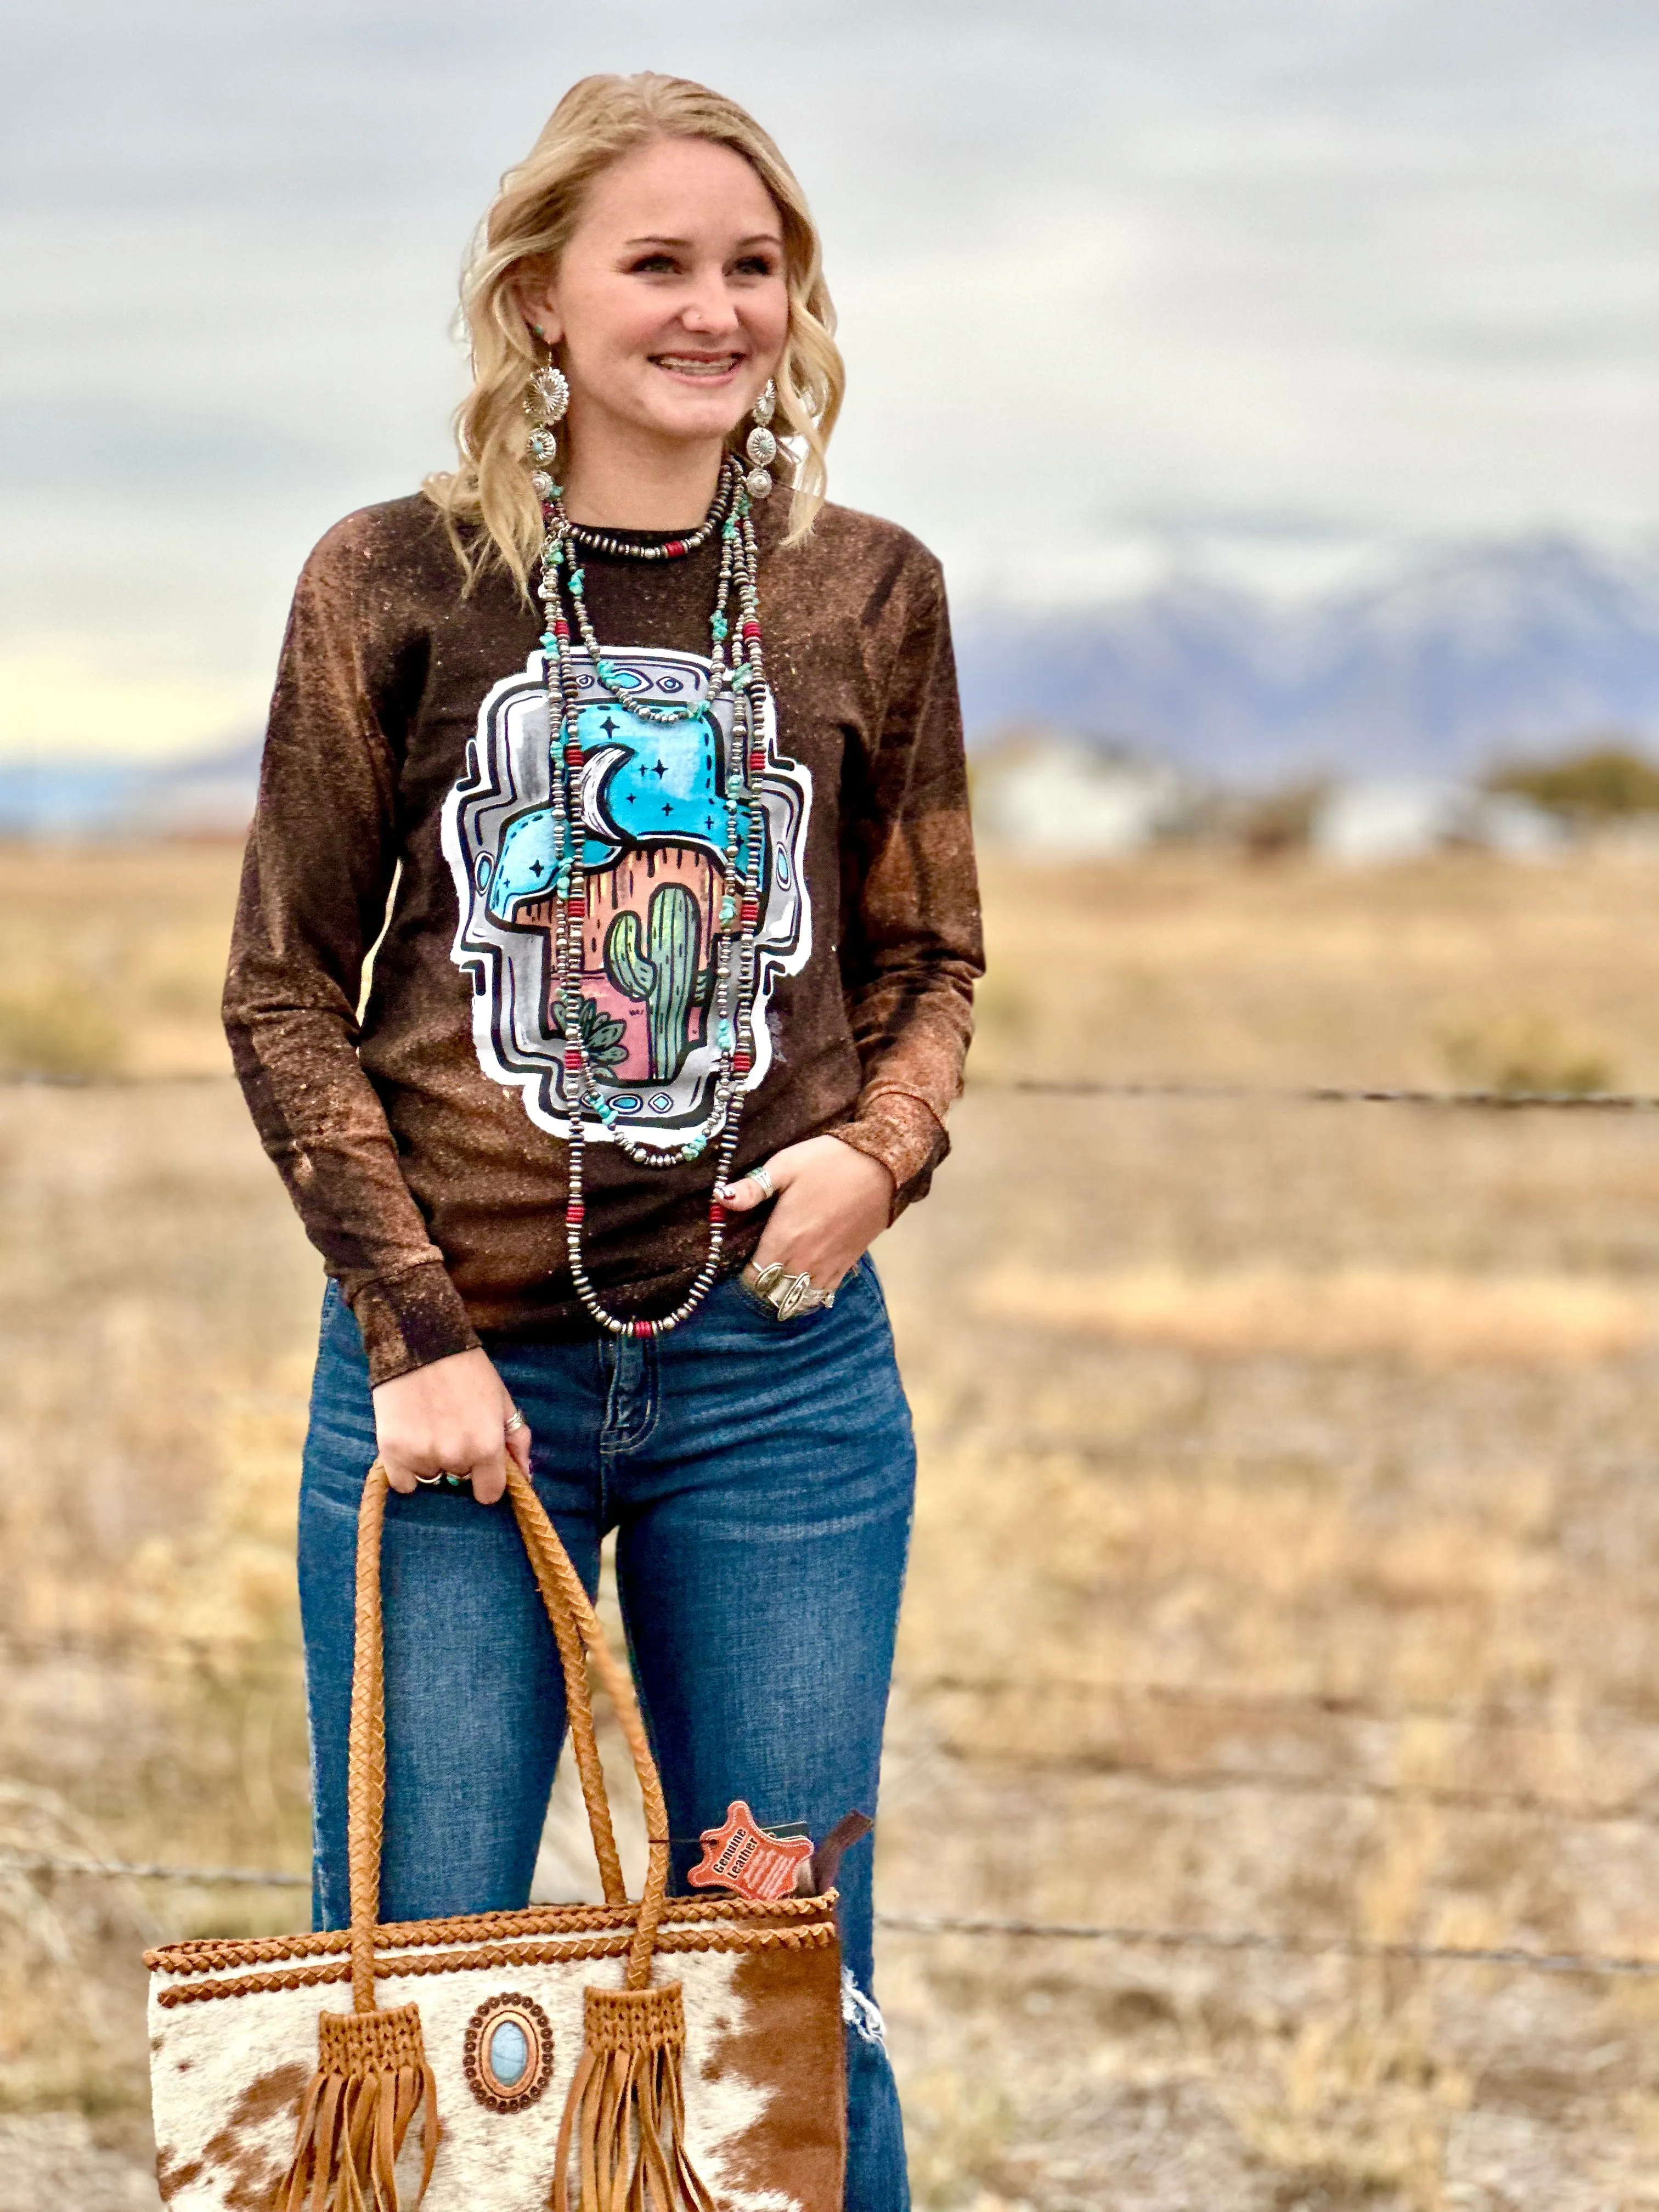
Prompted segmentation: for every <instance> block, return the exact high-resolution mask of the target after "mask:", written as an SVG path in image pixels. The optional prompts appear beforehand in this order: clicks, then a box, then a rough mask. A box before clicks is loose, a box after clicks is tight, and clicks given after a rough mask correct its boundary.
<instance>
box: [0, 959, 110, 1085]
mask: <svg viewBox="0 0 1659 2212" xmlns="http://www.w3.org/2000/svg"><path fill="white" fill-rule="evenodd" d="M120 1060H121V1037H120V1033H119V1031H118V1029H117V1027H116V1024H115V1023H114V1021H113V1020H112V1018H111V1015H110V1013H109V1012H108V1010H107V1008H106V1007H105V1006H103V1005H102V1004H100V1001H99V1000H97V999H96V998H94V995H93V994H92V993H91V992H90V991H88V989H87V987H85V985H84V984H82V983H77V982H76V981H75V980H74V979H73V978H72V977H70V976H67V975H64V976H59V977H57V978H55V979H54V980H53V981H52V985H51V986H50V987H47V986H45V985H39V986H36V987H34V988H33V989H31V990H27V991H20V992H8V991H6V990H5V989H4V988H3V987H0V1075H49V1076H59V1077H62V1076H91V1075H100V1074H105V1073H108V1071H109V1070H111V1069H112V1068H113V1067H116V1066H118V1065H119V1064H120Z"/></svg>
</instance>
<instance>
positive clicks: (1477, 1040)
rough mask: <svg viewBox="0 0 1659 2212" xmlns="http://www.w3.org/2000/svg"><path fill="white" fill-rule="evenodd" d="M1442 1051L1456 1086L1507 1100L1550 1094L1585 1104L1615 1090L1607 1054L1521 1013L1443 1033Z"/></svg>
mask: <svg viewBox="0 0 1659 2212" xmlns="http://www.w3.org/2000/svg"><path fill="white" fill-rule="evenodd" d="M1440 1049H1441V1052H1442V1054H1443V1056H1444V1059H1445V1063H1446V1066H1447V1070H1448V1072H1449V1073H1450V1075H1451V1076H1452V1078H1453V1079H1454V1080H1455V1081H1456V1082H1459V1083H1462V1084H1467V1085H1468V1086H1469V1087H1470V1088H1471V1089H1472V1090H1475V1091H1498V1092H1499V1093H1501V1094H1502V1095H1503V1096H1504V1097H1511V1098H1512V1097H1521V1096H1523V1095H1525V1094H1527V1093H1529V1092H1534V1091H1549V1092H1552V1093H1554V1094H1557V1095H1559V1096H1561V1097H1569V1098H1588V1097H1594V1096H1595V1094H1596V1093H1597V1092H1598V1091H1611V1090H1612V1089H1613V1085H1614V1071H1613V1061H1612V1060H1611V1058H1610V1056H1609V1055H1608V1054H1607V1052H1606V1051H1605V1050H1604V1049H1603V1048H1601V1046H1600V1045H1597V1044H1595V1043H1593V1042H1590V1041H1589V1039H1587V1038H1585V1037H1583V1036H1574V1035H1572V1034H1571V1032H1570V1031H1568V1030H1565V1029H1564V1028H1563V1027H1562V1026H1561V1024H1559V1022H1557V1021H1556V1020H1555V1019H1554V1018H1553V1016H1551V1015H1549V1014H1544V1013H1537V1012H1518V1013H1510V1014H1498V1015H1493V1016H1491V1017H1489V1018H1486V1019H1485V1020H1481V1021H1474V1022H1468V1023H1463V1024H1459V1025H1458V1026H1456V1027H1455V1028H1451V1029H1447V1030H1442V1032H1441V1036H1440Z"/></svg>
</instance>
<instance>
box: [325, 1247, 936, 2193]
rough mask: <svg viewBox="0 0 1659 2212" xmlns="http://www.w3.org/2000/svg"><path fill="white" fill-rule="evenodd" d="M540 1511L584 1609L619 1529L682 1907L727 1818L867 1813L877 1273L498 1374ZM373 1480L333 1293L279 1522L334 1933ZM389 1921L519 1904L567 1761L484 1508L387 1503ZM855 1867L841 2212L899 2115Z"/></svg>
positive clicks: (885, 1513) (878, 1587)
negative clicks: (827, 1299)
mask: <svg viewBox="0 0 1659 2212" xmlns="http://www.w3.org/2000/svg"><path fill="white" fill-rule="evenodd" d="M491 1352H492V1356H493V1357H494V1358H495V1364H496V1365H497V1367H498V1368H499V1369H500V1370H501V1376H502V1378H503V1380H504V1381H505V1382H506V1383H507V1388H508V1389H510V1390H511V1391H512V1393H513V1397H514V1399H515V1401H517V1403H518V1404H519V1406H520V1407H522V1409H523V1411H524V1414H525V1417H526V1419H527V1420H528V1422H529V1423H530V1425H531V1430H532V1437H533V1467H532V1476H533V1480H534V1482H535V1485H536V1489H537V1492H538V1494H539V1496H540V1498H541V1500H542V1503H543V1504H544V1505H545V1506H546V1508H547V1510H548V1512H549V1513H550V1515H551V1516H552V1518H553V1522H554V1524H555V1526H556V1528H557V1529H558V1531H559V1534H560V1535H561V1537H562V1539H563V1541H564V1544H565V1546H566V1548H567V1549H568V1552H569V1553H570V1556H571V1558H572V1559H573V1560H574V1563H575V1565H576V1568H577V1571H578V1572H579V1573H580V1575H581V1577H582V1578H583V1580H584V1581H585V1582H586V1584H587V1586H588V1588H589V1589H590V1590H592V1589H594V1588H595V1587H596V1585H597V1583H598V1581H599V1545H600V1541H601V1540H602V1538H603V1537H604V1536H605V1534H606V1533H607V1531H609V1530H610V1529H611V1528H615V1529H616V1530H617V1582H618V1584H619V1587H620V1593H621V1598H622V1607H623V1619H624V1621H625V1624H626V1626H627V1632H628V1641H629V1652H630V1656H631V1657H632V1660H633V1666H634V1674H635V1680H636V1681H637V1683H638V1685H639V1690H640V1700H641V1706H642V1708H643V1710H644V1713H645V1717H646V1723H647V1727H648V1729H649V1730H650V1734H651V1739H652V1744H653V1749H654V1751H655V1753H656V1756H657V1759H658V1762H659V1765H660V1767H661V1769H662V1778H663V1786H664V1790H665V1794H666V1796H667V1800H668V1813H669V1824H670V1828H671V1833H672V1836H673V1838H674V1851H673V1874H672V1879H671V1887H673V1888H675V1889H677V1890H679V1889H684V1887H685V1875H686V1871H687V1869H688V1867H690V1866H691V1865H694V1864H695V1863H696V1860H697V1857H698V1856H699V1851H698V1846H697V1838H698V1836H699V1834H700V1832H702V1830H703V1829H705V1828H712V1827H715V1826H719V1824H720V1821H721V1820H724V1818H725V1816H726V1807H727V1806H728V1805H729V1804H730V1803H731V1802H732V1799H733V1798H738V1797H741V1798H744V1799H746V1800H747V1802H748V1803H749V1804H750V1806H751V1807H752V1808H753V1809H754V1812H755V1814H756V1815H757V1818H758V1819H759V1820H761V1822H762V1823H763V1825H765V1826H774V1827H788V1826H799V1827H803V1828H804V1829H805V1832H808V1833H810V1834H811V1835H812V1836H813V1837H815V1838H817V1837H821V1836H823V1835H824V1834H825V1833H826V1832H827V1831H828V1830H829V1828H831V1827H832V1826H834V1825H835V1823H836V1821H837V1820H839V1819H840V1818H841V1816H842V1814H844V1813H848V1812H850V1811H853V1810H854V1809H857V1810H860V1811H863V1812H866V1813H870V1814H873V1813H874V1811H875V1809H876V1784H877V1777H878V1768H879V1765H880V1757H881V1735H882V1726H883V1723H884V1717H885V1712H886V1705H887V1692H888V1682H889V1678H890V1674H891V1671H892V1661H893V1641H894V1634H895V1630H896V1625H897V1619H898V1605H899V1593H900V1589H901V1586H902V1582H903V1577H904V1562H905V1553H906V1550H907V1547H908V1540H909V1531H910V1516H911V1505H912V1499H913V1494H914V1490H915V1447H914V1443H913V1441H912V1437H911V1431H910V1416H909V1409H908V1407H907V1405H906V1403H905V1400H904V1393H903V1390H902V1386H901V1384H900V1382H899V1377H898V1370H897V1368H896V1364H895V1361H894V1358H893V1344H892V1335H891V1332H890V1328H889V1327H888V1322H887V1311H886V1307H885V1305H884V1302H883V1299H882V1296H881V1291H880V1288H879V1286H878V1283H877V1280H876V1276H875V1271H874V1269H873V1268H872V1266H871V1265H870V1262H869V1261H867V1260H866V1261H861V1262H860V1265H859V1267H858V1268H857V1269H856V1270H855V1271H854V1273H853V1274H852V1275H851V1276H849V1278H848V1280H847V1282H846V1284H845V1285H843V1287H842V1290H841V1291H839V1292H838V1294H837V1296H836V1303H835V1304H834V1306H833V1307H830V1308H829V1309H827V1310H820V1311H818V1312H817V1313H812V1314H806V1315H803V1316H799V1317H798V1318H796V1319H795V1320H793V1321H789V1322H779V1321H778V1320H777V1319H776V1317H775V1316H774V1315H773V1313H772V1311H771V1309H770V1308H769V1307H768V1306H766V1305H765V1304H763V1302H762V1301H761V1300H760V1299H759V1298H758V1297H756V1295H755V1294H754V1293H753V1292H752V1291H750V1290H748V1289H747V1288H746V1286H745V1285H744V1284H743V1283H742V1282H741V1281H740V1280H738V1279H736V1278H728V1279H726V1280H725V1281H724V1282H722V1283H720V1284H719V1285H717V1286H716V1287H715V1289H714V1291H711V1293H710V1294H709V1297H708V1299H707V1301H706V1302H705V1304H703V1305H702V1307H700V1308H699V1310H698V1311H697V1312H696V1315H695V1316H693V1318H692V1319H691V1320H690V1322H686V1323H684V1325H683V1326H682V1327H681V1328H678V1330H676V1331H674V1332H673V1333H672V1334H670V1335H668V1336H666V1337H662V1338H659V1339H657V1340H648V1341H641V1340H637V1339H635V1338H633V1337H623V1338H615V1337H609V1336H605V1337H599V1336H596V1337H595V1338H594V1339H592V1340H587V1341H584V1342H580V1343H576V1344H552V1345H535V1344H512V1343H501V1344H498V1345H495V1346H492V1347H491ZM373 1460H374V1407H373V1401H372V1399H371V1396H370V1390H369V1381H368V1365H367V1363H366V1361H365V1359H364V1357H363V1348H362V1339H361V1337H360V1336H359V1334H358V1331H357V1325H356V1322H355V1321H354V1320H353V1319H352V1316H351V1312H350V1310H349V1307H348V1306H347V1305H346V1304H345V1303H344V1301H343V1298H342V1297H340V1296H339V1293H338V1291H337V1288H336V1287H335V1286H334V1285H331V1286H330V1288H329V1291H328V1295H327V1297H326V1298H325V1301H324V1305H323V1322H322V1339H321V1343H320V1345H319V1350H318V1358H317V1371H316V1377H315V1381H314V1383H313V1389H312V1398H311V1426H310V1431H309V1434H308V1436H307V1441H306V1454H305V1478H304V1484H303V1487H302V1491H301V1502H300V1602H301V1615H302V1619H303V1623H304V1629H305V1647H306V1678H307V1694H308V1698H309V1703H310V1716H311V1741H312V1764H313V1814H314V1823H315V1912H316V1920H317V1924H318V1926H319V1927H322V1928H342V1927H344V1926H345V1925H346V1924H347V1923H348V1922H349V1917H350V1914H349V1903H348V1880H347V1871H346V1782H345V1778H346V1740H347V1728H348V1721H349V1711H350V1700H351V1648H352V1593H353V1576H354V1559H355V1553H356V1519H357V1506H358V1501H359V1499H360V1498H361V1496H362V1486H363V1478H364V1476H365V1474H367V1472H368V1468H369V1466H370V1464H371V1463H372V1462H373ZM382 1575H383V1584H384V1589H385V1600H386V1762H387V1781H388V1789H387V1817H386V1851H385V1858H384V1863H383V1871H382V1876H381V1890H380V1897H381V1913H382V1917H384V1918H386V1919H388V1920H416V1919H426V1918H439V1917H444V1916H446V1915H448V1914H452V1913H463V1912H484V1911H510V1910H513V1909H514V1908H516V1907H518V1906H521V1905H524V1904H525V1903H526V1901H527V1899H528V1897H529V1893H530V1881H531V1875H532V1871H533V1869H534V1866H535V1862H536V1854H537V1847H538V1841H539V1838H540V1835H541V1830H542V1824H543V1820H544V1814H545V1813H546V1809H547V1801H548V1793H549V1790H550V1787H551V1784H552V1779H553V1771H554V1768H555V1765H556V1762H557V1759H558V1755H559V1749H560V1746H561V1743H562V1739H563V1735H564V1725H565V1717H564V1691H563V1685H562V1680H561V1677H560V1674H559V1666H558V1659H557V1655H556V1650H555V1647H554V1643H553V1638H552V1633H551V1631H550V1629H549V1627H548V1625H547V1620H546V1616H545V1614H544V1613H543V1611H542V1607H541V1601H540V1599H539V1598H538V1595H537V1591H536V1586H535V1583H534V1581H533V1579H532V1576H531V1572H530V1568H529V1564H528V1562H527V1560H526V1557H525V1554H524V1551H523V1547H522V1546H521V1544H520V1541H519V1535H518V1531H517V1527H516V1524H515V1523H514V1522H513V1517H512V1515H511V1513H510V1511H509V1510H508V1509H507V1507H506V1506H505V1505H501V1506H499V1507H485V1506H480V1505H477V1504H475V1503H474V1502H473V1500H472V1498H471V1494H470V1493H469V1492H460V1493H459V1494H457V1493H454V1492H447V1491H443V1490H426V1489H422V1490H419V1491H417V1492H416V1493H415V1494H414V1495H413V1496H412V1497H403V1496H400V1495H399V1494H398V1493H397V1492H393V1493H392V1496H391V1498H390V1499H389V1500H388V1503H387V1512H386V1540H385V1552H384V1558H383V1567H382ZM871 1869H872V1850H871V1845H870V1843H869V1841H868V1840H867V1839H866V1841H865V1842H863V1843H861V1844H855V1845H854V1848H853V1849H852V1850H850V1851H849V1852H848V1854H847V1857H846V1858H845V1860H844V1861H843V1862H842V1870H841V1874H840V1877H839V1887H840V1890H841V1893H842V1952H843V1958H844V1960H845V1964H846V1966H847V1969H848V1975H847V1977H846V1978H845V1982H844V1988H845V1999H846V2001H845V2004H844V2007H843V2010H844V2012H845V2015H846V2019H847V2049H848V2179H847V2196H846V2203H847V2207H848V2212H904V2208H905V2207H906V2206H907V2205H908V2201H909V2198H908V2186H907V2184H906V2179H905V2166H904V2138H903V2130H902V2124H901V2121H900V2118H899V2108H898V2097H897V2093H896V2089H895V2087H894V2083H893V2076H892V2072H891V2069H890V2067H889V2065H888V2063H887V2053H886V2050H885V2047H884V2044H883V2041H882V2039H881V2025H880V2015H879V2014H878V2012H877V2011H876V2009H875V2007H874V2003H873V2001H872V1997H871V1995H870V1991H871V1986H872V1984H871V1938H872V1929H871V1917H872V1898H871Z"/></svg>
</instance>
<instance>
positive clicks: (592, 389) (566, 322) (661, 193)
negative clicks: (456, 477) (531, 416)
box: [524, 138, 789, 449]
mask: <svg viewBox="0 0 1659 2212" xmlns="http://www.w3.org/2000/svg"><path fill="white" fill-rule="evenodd" d="M524 305H525V312H526V316H527V317H528V319H530V321H531V322H532V323H533V324H537V325H539V326H540V328H541V330H542V331H543V332H544V335H545V336H546V337H547V339H548V340H549V342H550V343H552V344H555V345H556V346H557V347H558V349H559V356H558V357H559V363H560V366H561V367H562V368H563V370H564V373H565V374H566V376H567V377H568V379H569V380H570V417H569V435H570V438H571V441H572V444H573V447H575V448H578V449H580V447H582V445H583V444H584V443H585V441H586V439H587V437H588V435H589V434H590V432H591V433H593V434H596V435H597V436H598V437H599V439H600V440H602V441H604V442H605V443H607V444H609V443H611V442H612V441H615V440H616V439H617V435H618V434H621V435H623V436H624V437H628V436H631V437H633V438H635V439H638V438H641V437H642V438H644V439H646V440H647V441H653V442H655V441H674V442H677V443H678V442H685V443H690V444H695V445H707V444H708V443H709V442H710V441H717V440H722V439H724V438H725V437H726V435H728V434H729V433H730V432H731V431H732V429H734V428H736V426H737V424H738V422H740V421H741V420H742V419H743V417H744V415H745V414H746V413H747V412H748V411H749V410H750V408H751V407H752V406H753V405H754V404H755V401H756V400H757V398H758V397H759V396H760V393H761V392H762V390H763V387H764V386H765V384H766V381H767V379H768V378H769V376H771V375H772V374H774V372H775V369H776V368H777V365H778V362H779V361H780V359H781V356H782V353H783V348H784V342H785V339H786V337H787V332H788V324H789V299H788V293H787V289H786V286H785V282H784V255H783V226H782V222H781V220H780V217H779V215H778V210H777V208H776V207H775V204H774V203H773V200H772V197H771V195H770V194H769V192H768V191H767V189H766V187H765V185H763V184H762V182H761V180H760V179H759V177H758V176H757V174H756V173H755V171H754V170H753V169H752V168H751V167H750V165H749V163H748V162H747V161H744V158H743V156H742V155H740V154H734V153H732V151H731V149H729V148H728V147H725V146H717V145H714V143H711V142H710V141H709V140H708V139H702V138H659V139H655V140H653V141H652V143H649V144H648V145H645V146H641V147H638V148H636V149H635V151H634V152H632V153H631V154H627V155H623V157H622V159H621V160H619V161H615V162H613V163H612V164H611V167H609V168H608V169H606V170H605V171H604V172H603V173H601V175H600V176H599V178H597V179H596V180H595V181H594V183H593V185H592V186H591V187H590V189H589V191H588V194H587V197H586V204H584V206H583V209H582V213H581V219H580V222H579V223H578V225H577V228H576V230H575V232H574V235H573V236H572V238H571V240H570V243H569V244H568V246H567V247H566V248H565V251H564V253H563V255H562V258H561V260H560V263H559V266H558V270H557V271H556V275H555V276H553V278H552V280H551V281H550V283H548V284H547V285H546V286H545V288H541V287H532V288H531V289H528V290H526V294H525V298H524Z"/></svg>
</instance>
